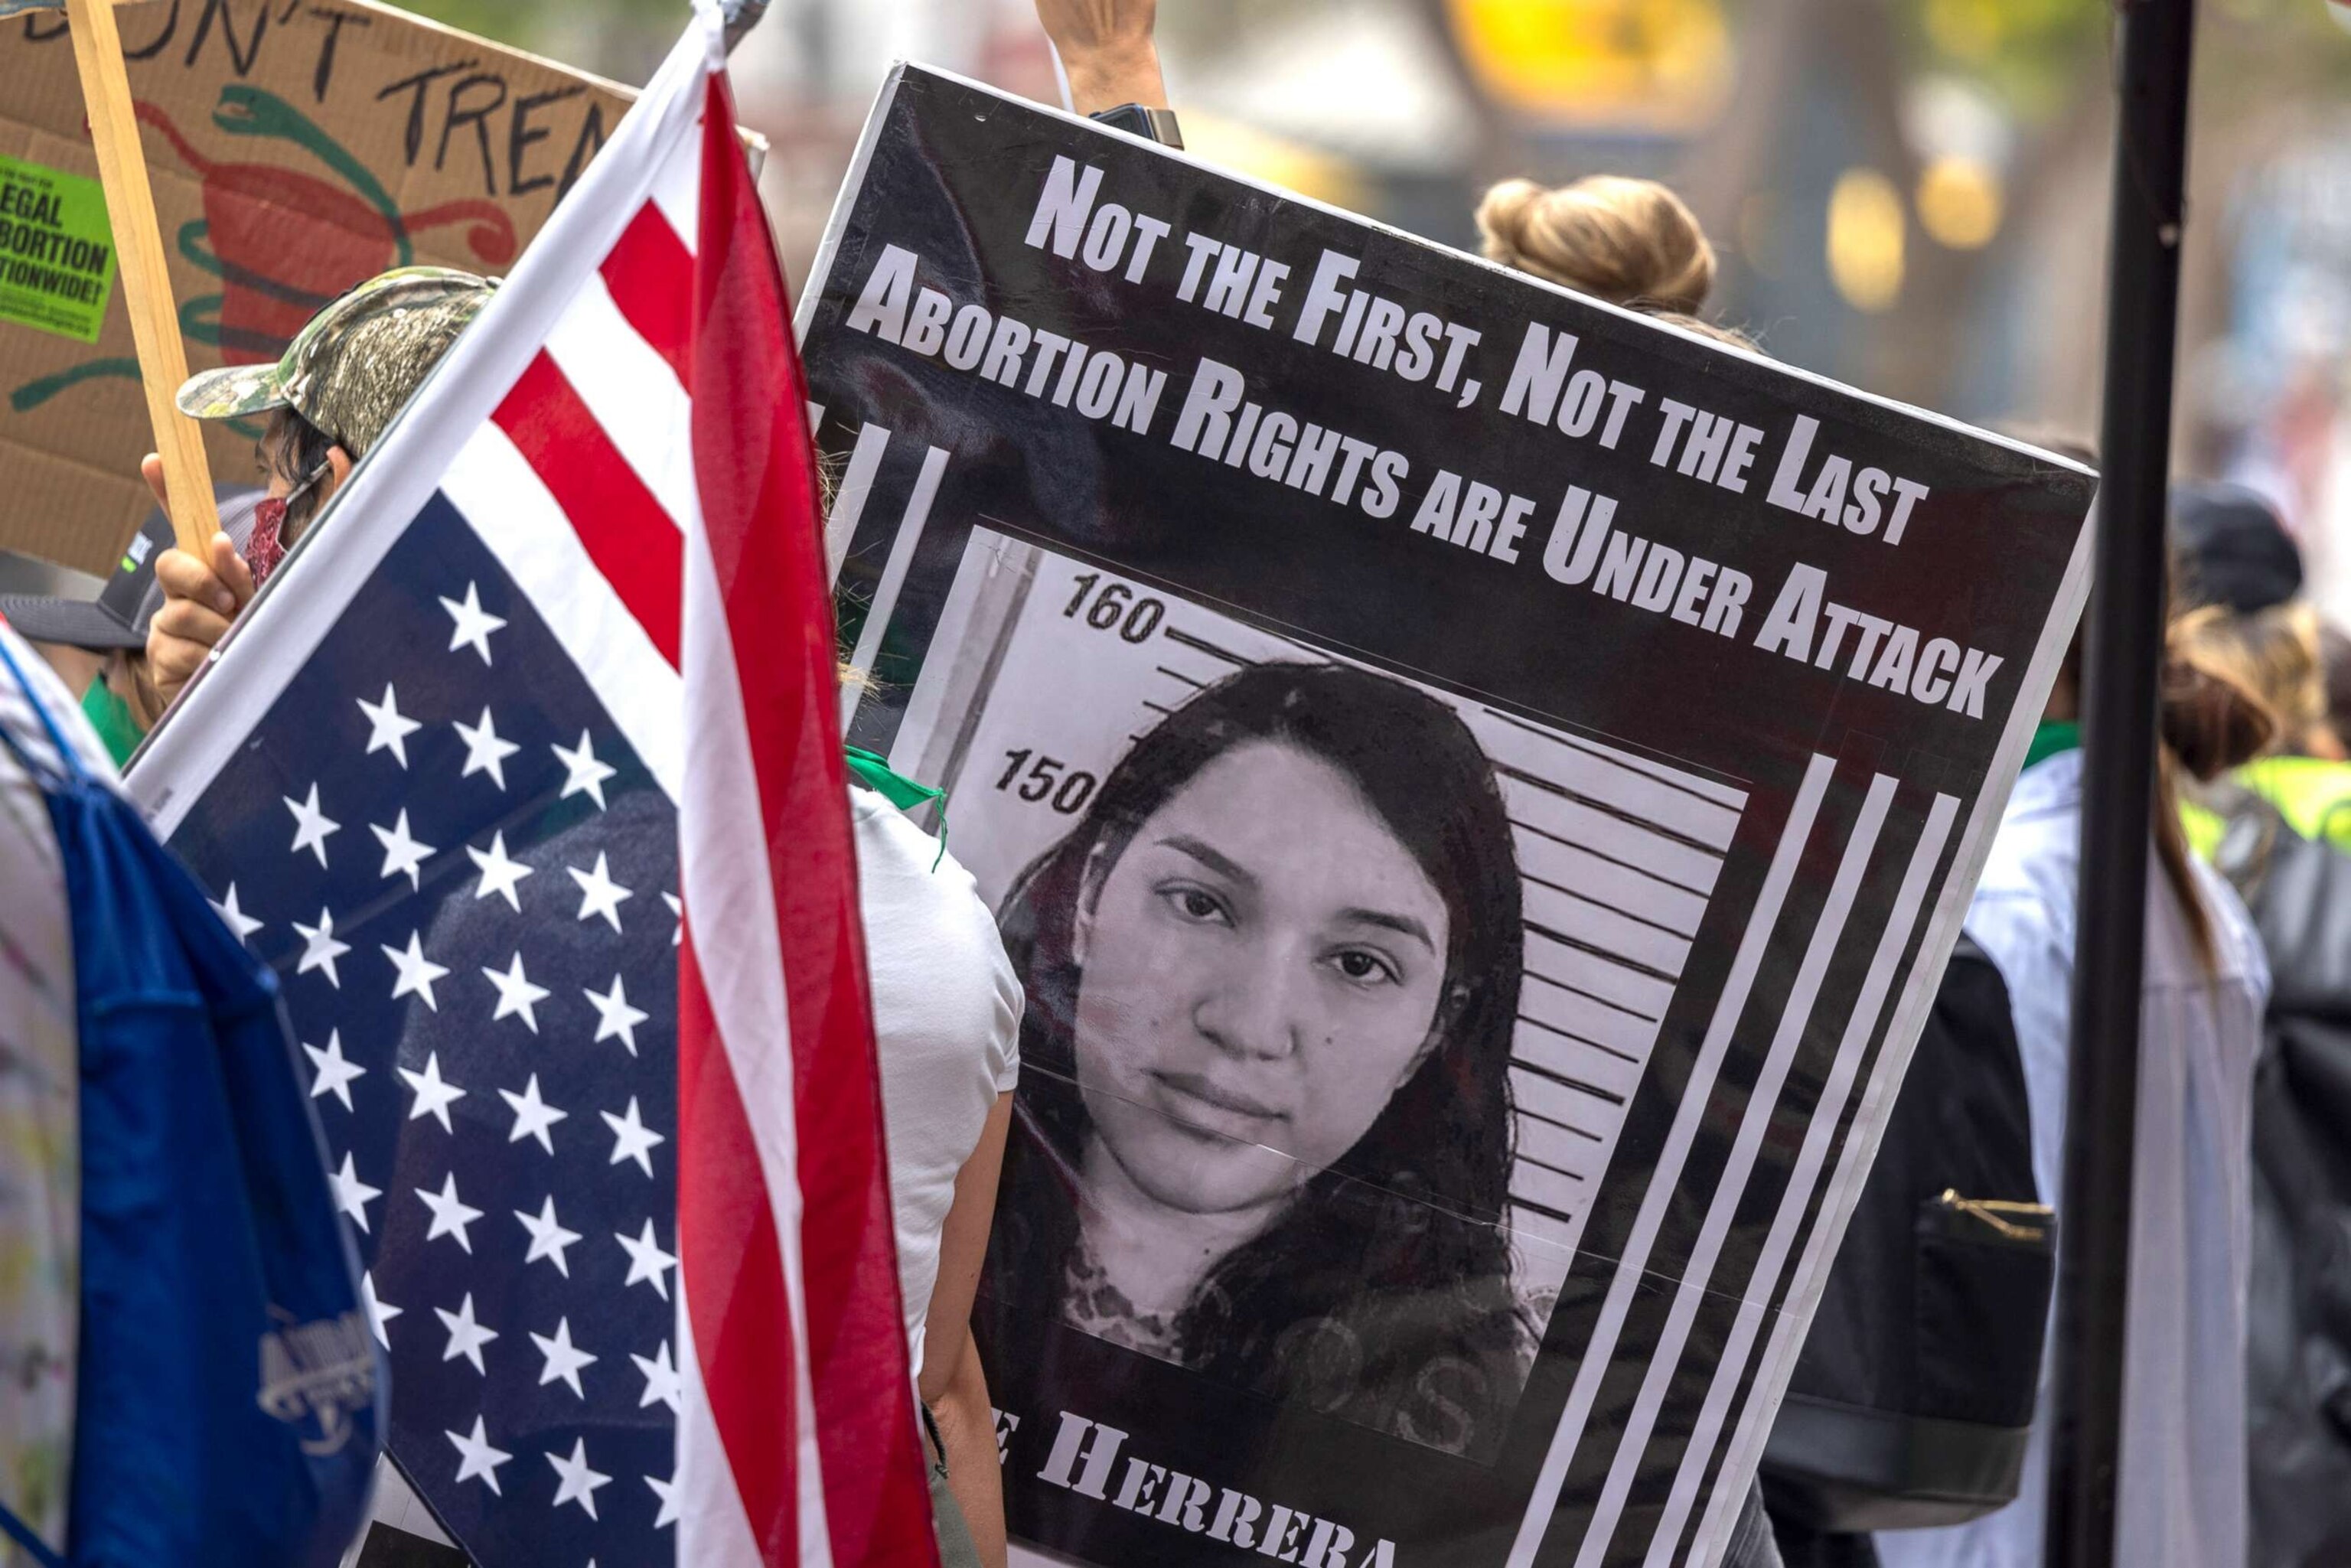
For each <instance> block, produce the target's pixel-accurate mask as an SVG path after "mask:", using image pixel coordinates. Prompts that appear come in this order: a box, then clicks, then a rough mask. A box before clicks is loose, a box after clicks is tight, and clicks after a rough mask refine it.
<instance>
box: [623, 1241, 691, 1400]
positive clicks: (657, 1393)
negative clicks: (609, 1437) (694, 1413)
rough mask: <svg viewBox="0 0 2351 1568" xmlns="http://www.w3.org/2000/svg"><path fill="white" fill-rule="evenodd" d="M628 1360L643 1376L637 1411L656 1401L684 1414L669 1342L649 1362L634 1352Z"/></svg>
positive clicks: (682, 1389) (681, 1386) (682, 1387)
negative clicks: (643, 1382)
mask: <svg viewBox="0 0 2351 1568" xmlns="http://www.w3.org/2000/svg"><path fill="white" fill-rule="evenodd" d="M648 1223H651V1222H650V1221H648ZM629 1359H630V1360H631V1361H633V1362H635V1363H636V1364H637V1370H638V1371H639V1372H642V1373H643V1374H644V1375H645V1391H644V1393H643V1396H640V1397H639V1398H638V1400H637V1408H638V1409H640V1410H642V1409H643V1408H644V1407H645V1406H648V1405H651V1404H652V1403H653V1401H655V1400H656V1399H658V1400H659V1401H661V1402H662V1403H663V1404H664V1405H666V1406H669V1407H670V1409H671V1410H673V1411H674V1412H677V1413H679V1414H683V1413H684V1410H685V1379H684V1378H683V1377H680V1376H679V1375H678V1373H677V1364H676V1363H675V1362H674V1361H672V1360H671V1359H670V1356H669V1341H667V1340H664V1341H662V1342H661V1348H660V1349H659V1350H657V1351H655V1352H653V1359H652V1360H651V1361H647V1360H646V1359H645V1358H644V1357H643V1356H642V1355H638V1354H635V1353H634V1352H632V1353H630V1355H629Z"/></svg>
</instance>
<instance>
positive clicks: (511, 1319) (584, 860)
mask: <svg viewBox="0 0 2351 1568" xmlns="http://www.w3.org/2000/svg"><path fill="white" fill-rule="evenodd" d="M320 542H321V544H322V545H329V544H330V541H328V540H323V539H322V540H321V541H320ZM295 587H296V583H295V581H294V580H288V583H287V588H288V590H289V591H291V590H293V589H294V588H295ZM583 737H584V740H583ZM583 745H584V746H585V747H586V748H587V749H586V750H584V751H583V750H582V749H581V747H583ZM172 847H173V848H175V849H177V850H178V851H179V852H180V853H181V854H182V855H183V856H184V857H185V858H186V859H187V861H188V862H189V863H190V864H191V865H193V867H194V868H195V870H196V872H197V873H198V875H199V876H201V877H202V878H203V879H204V882H205V883H206V885H207V886H209V887H210V888H211V889H212V891H213V893H214V896H215V897H216V898H217V899H218V900H219V902H220V904H222V906H223V910H224V913H225V915H228V917H229V919H230V920H231V923H232V924H233V925H236V926H238V927H239V928H240V929H241V930H243V931H244V932H245V933H246V940H247V942H249V943H250V944H251V945H252V946H253V948H254V950H255V951H256V952H257V953H258V954H260V955H261V956H262V957H263V958H264V959H265V960H266V961H267V962H268V963H269V964H270V965H271V967H274V968H275V969H276V970H277V974H278V976H279V977H280V978H281V980H282V981H283V983H284V985H285V990H286V998H287V1005H288V1007H289V1009H291V1011H292V1014H293V1019H294V1024H295V1031H296V1034H297V1035H298V1038H299V1039H300V1040H301V1041H302V1043H303V1047H304V1054H305V1055H306V1056H307V1057H308V1061H309V1065H310V1071H311V1078H310V1092H311V1103H312V1106H313V1108H314V1109H315V1110H316V1111H317V1112H318V1113H319V1120H320V1122H321V1123H322V1124H323V1125H324V1127H325V1129H326V1135H327V1147H328V1157H329V1160H330V1161H331V1162H333V1164H334V1166H335V1168H336V1173H337V1176H336V1187H337V1192H338V1196H339V1198H340V1202H341V1203H342V1205H343V1207H344V1211H345V1212H346V1213H347V1214H349V1215H350V1216H351V1217H352V1219H353V1222H354V1225H355V1226H356V1227H358V1239H359V1242H360V1256H361V1257H362V1258H363V1259H364V1260H366V1263H367V1266H368V1270H369V1273H368V1278H369V1283H370V1285H371V1288H372V1291H373V1292H374V1296H375V1299H376V1301H378V1302H380V1303H381V1306H380V1309H379V1310H380V1312H381V1322H382V1333H383V1334H384V1337H385V1340H386V1343H388V1344H389V1346H390V1348H391V1352H392V1451H393V1453H394V1455H395V1457H396V1458H398V1460H399V1461H400V1464H401V1467H402V1469H404V1470H405V1471H406V1472H407V1473H408V1475H409V1476H410V1478H411V1479H413V1481H414V1482H415V1484H416V1486H417V1489H418V1490H419V1491H420V1493H421V1494H422V1495H423V1498H424V1500H425V1501H426V1502H427V1503H429V1504H430V1505H431V1506H432V1508H433V1509H434V1511H436V1512H438V1513H439V1514H440V1515H441V1517H442V1518H443V1519H444V1521H446V1522H447V1523H448V1524H449V1525H450V1526H451V1527H452V1528H453V1529H454V1530H455V1531H456V1532H457V1533H458V1535H459V1536H460V1538H461V1539H463V1540H464V1541H465V1542H467V1543H468V1544H469V1545H470V1546H471V1547H472V1548H473V1550H474V1552H475V1556H476V1557H477V1559H478V1560H479V1562H480V1563H482V1564H483V1565H484V1568H525V1565H528V1568H541V1565H555V1568H580V1565H582V1564H585V1563H589V1562H590V1560H591V1559H592V1560H593V1561H594V1562H595V1563H599V1564H601V1568H633V1565H636V1564H643V1563H669V1562H670V1561H672V1560H673V1558H674V1545H673V1542H674V1537H675V1534H676V1531H675V1529H674V1524H673V1523H672V1522H671V1514H670V1511H669V1509H668V1508H667V1507H666V1502H667V1494H668V1490H669V1485H670V1480H671V1469H672V1463H673V1459H672V1433H673V1429H674V1428H673V1422H674V1408H675V1403H676V1401H677V1399H678V1397H679V1395H678V1387H677V1379H676V1374H675V1371H674V1368H675V1365H676V1358H677V1346H676V1343H675V1333H674V1317H673V1302H674V1291H675V1290H676V1288H677V1278H676V1270H675V1268H674V1260H673V1255H674V1253H675V1252H676V1250H677V1232H676V1214H677V1185H676V1161H675V1158H674V1155H675V1153H676V1145H675V1144H674V1142H673V1141H672V1140H673V1139H674V1137H675V1135H676V1132H677V1113H676V1098H677V1096H676V1036H675V1023H674V1020H675V1019H676V1013H677V1009H676V996H677V977H676V953H675V948H674V945H673V944H674V936H675V932H676V929H677V917H676V915H675V912H674V911H675V905H674V900H673V897H672V895H674V893H675V890H676V887H677V822H676V815H675V812H674V810H673V808H672V806H671V804H670V802H669V800H667V799H666V798H665V797H664V795H663V794H662V792H661V790H660V789H659V788H658V787H657V786H656V785H655V784H654V782H653V779H652V778H651V776H650V775H649V774H648V773H647V772H646V770H645V768H644V766H643V763H642V762H640V761H639V760H638V758H637V756H636V754H635V753H634V752H633V751H632V750H631V749H630V747H628V746H627V744H626V743H625V742H624V741H623V740H622V737H621V733H620V731H619V729H618V728H617V727H615V725H614V724H613V721H612V719H611V715H610V714H609V713H607V712H606V711H605V709H604V707H603V706H602V705H601V703H600V702H599V701H598V699H597V696H596V695H595V694H594V693H593V692H591V691H590V689H589V686H588V685H587V683H586V682H585V680H584V679H583V678H582V677H581V675H580V671H579V669H578V667H577V666H576V665H575V664H573V663H572V662H571V660H570V659H569V657H568V656H567V655H566V654H565V653H564V652H563V650H562V648H561V647H560V646H559V644H558V643H557V642H556V641H555V639H554V637H553V635H552V634H551V633H550V632H549V630H548V628H547V626H546V625H545V623H544V622H541V621H540V620H539V619H538V616H537V615H536V614H534V613H533V612H532V609H531V606H530V604H529V602H528V601H527V600H526V599H525V598H524V597H523V595H522V593H521V592H520V591H518V590H517V588H516V586H515V584H514V583H513V581H512V580H510V579H508V578H507V575H506V574H505V572H504V571H503V570H501V569H500V568H499V566H498V564H497V562H496V559H494V558H493V557H492V556H491V555H490V553H489V551H488V550H487V549H486V548H484V546H483V545H482V543H481V542H480V540H479V539H478V538H475V535H474V533H473V532H472V530H471V529H470V528H467V527H466V525H465V521H464V519H463V518H462V517H459V516H458V514H457V513H456V512H455V510H454V509H453V508H452V507H450V506H449V505H448V504H447V502H446V501H444V500H443V499H440V498H438V497H436V498H435V499H434V501H433V502H432V503H431V504H430V505H429V506H428V507H426V508H425V509H424V511H423V514H422V515H420V517H418V519H417V520H416V522H415V523H414V524H413V526H412V527H411V528H409V529H408V531H407V533H406V534H405V536H404V537H403V538H402V539H401V541H400V543H399V544H398V545H397V546H395V547H394V548H393V549H392V552H391V553H390V555H389V556H387V557H386V559H384V560H383V562H382V563H381V566H379V568H378V569H377V570H376V571H375V573H374V574H373V576H372V577H371V579H370V580H369V581H368V583H367V585H366V586H365V587H364V588H363V589H362V590H361V591H360V593H359V595H358V596H357V597H356V598H355V599H354V600H353V601H351V604H350V609H349V610H348V611H347V612H345V613H344V615H343V616H342V618H341V620H340V622H338V623H337V624H336V626H335V628H334V630H333V631H332V632H330V633H329V635H328V637H327V639H326V641H325V642H324V643H322V644H321V645H320V647H319V650H318V652H317V653H315V654H314V655H313V656H312V657H311V658H310V660H309V661H308V663H307V664H305V665H304V666H303V667H302V669H301V670H300V671H298V673H297V674H295V676H294V678H293V680H292V682H291V683H290V684H289V685H287V688H286V690H285V692H284V693H283V694H282V695H280V696H279V698H278V700H277V703H276V704H275V706H272V707H271V708H270V710H269V713H268V715H267V716H266V718H264V719H263V721H262V722H261V724H260V725H259V726H258V727H256V729H255V730H254V731H253V733H252V734H251V736H250V737H248V739H247V741H246V746H245V747H244V748H243V749H242V750H241V751H240V752H239V754H238V755H237V757H236V758H235V760H234V761H232V762H231V763H230V764H229V765H228V766H227V767H226V768H224V769H223V770H222V772H221V774H220V776H219V778H218V779H216V780H215V781H214V783H213V785H212V787H211V788H210V789H208V790H207V791H206V792H205V794H204V799H203V800H201V801H200V802H199V803H198V805H197V806H196V808H195V810H193V812H191V813H190V815H189V817H188V818H187V820H186V821H185V822H184V824H183V826H182V827H181V828H180V830H179V831H178V833H177V834H176V835H175V836H174V837H173V839H172ZM232 893H233V894H234V899H233V901H232V898H231V894H232ZM225 1240H226V1239H225Z"/></svg>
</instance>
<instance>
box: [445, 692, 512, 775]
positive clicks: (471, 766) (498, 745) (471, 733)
mask: <svg viewBox="0 0 2351 1568" xmlns="http://www.w3.org/2000/svg"><path fill="white" fill-rule="evenodd" d="M456 729H457V736H458V738H459V739H461V740H463V741H464V742H465V770H464V771H463V772H461V773H459V774H458V775H457V777H458V778H460V779H471V778H472V777H473V776H474V775H475V774H476V773H486V774H488V775H489V776H490V782H492V783H494V784H496V786H497V787H498V788H499V789H505V788H506V787H507V758H509V757H512V756H513V755H514V754H515V753H516V752H517V751H520V750H521V749H522V747H519V746H517V745H516V744H515V743H514V742H513V741H511V740H500V739H499V738H498V727H497V725H496V723H495V722H494V721H493V720H492V719H491V717H490V710H489V709H488V708H487V707H484V708H483V709H482V722H481V723H480V724H478V725H472V724H467V723H466V722H465V720H464V719H459V720H458V721H457V724H456Z"/></svg>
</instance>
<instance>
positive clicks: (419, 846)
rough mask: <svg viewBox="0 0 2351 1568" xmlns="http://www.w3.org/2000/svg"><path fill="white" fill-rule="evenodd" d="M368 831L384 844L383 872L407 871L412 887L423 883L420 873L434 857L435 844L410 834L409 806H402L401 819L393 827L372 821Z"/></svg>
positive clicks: (396, 874) (396, 873) (385, 873)
mask: <svg viewBox="0 0 2351 1568" xmlns="http://www.w3.org/2000/svg"><path fill="white" fill-rule="evenodd" d="M368 831H369V832H371V833H373V834H374V835H375V840H376V842H378V843H380V844H381V845H382V846H383V874H384V875H386V876H399V875H401V874H402V873H407V876H408V885H409V886H410V887H411V888H415V887H418V886H420V885H422V883H421V879H420V877H419V875H418V873H420V872H422V871H423V867H424V862H426V861H428V860H430V859H431V858H432V856H433V846H432V845H431V844H428V843H426V842H425V841H423V840H422V839H418V838H413V837H411V836H410V834H409V831H408V808H406V807H405V806H403V807H402V808H401V810H400V820H399V821H396V822H394V823H393V824H392V826H391V827H389V828H379V827H377V826H376V825H375V824H374V823H373V822H370V823H369V824H368Z"/></svg>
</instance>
